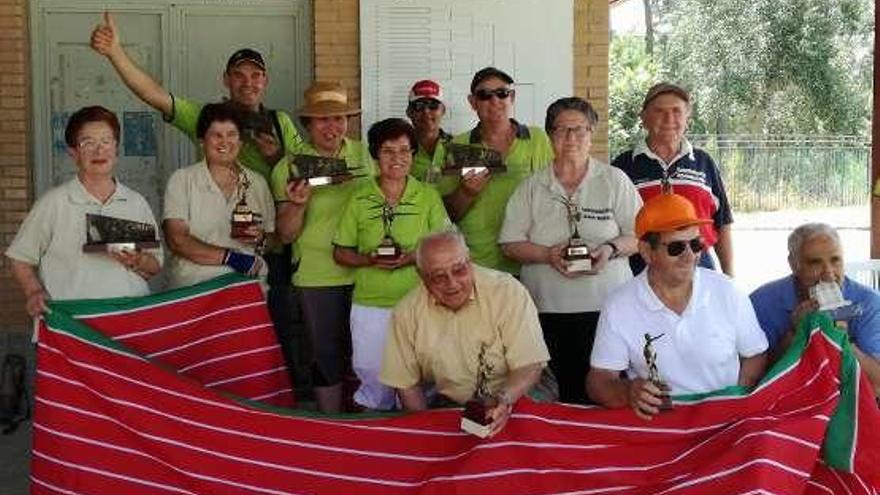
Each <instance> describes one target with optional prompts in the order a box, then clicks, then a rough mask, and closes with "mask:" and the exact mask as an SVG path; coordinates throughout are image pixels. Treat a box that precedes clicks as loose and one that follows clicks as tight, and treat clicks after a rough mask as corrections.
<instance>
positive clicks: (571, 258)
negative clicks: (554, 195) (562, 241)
mask: <svg viewBox="0 0 880 495" xmlns="http://www.w3.org/2000/svg"><path fill="white" fill-rule="evenodd" d="M560 202H561V203H562V204H563V205H564V206H565V212H566V216H567V218H568V231H569V234H570V237H569V239H568V244H567V245H566V246H565V248H564V251H563V253H562V259H563V260H564V261H565V265H566V267H565V270H566V272H567V273H569V274H578V273H584V272H589V271H590V270H592V268H593V259H592V258H591V257H590V248H589V246H587V241H585V240H584V239H583V238H582V237H581V236H580V233H579V232H578V223H580V221H581V211H580V208H579V206H578V204H577V202H576V201H575V200H574V199H572V198H571V197H568V196H563V197H561V198H560Z"/></svg>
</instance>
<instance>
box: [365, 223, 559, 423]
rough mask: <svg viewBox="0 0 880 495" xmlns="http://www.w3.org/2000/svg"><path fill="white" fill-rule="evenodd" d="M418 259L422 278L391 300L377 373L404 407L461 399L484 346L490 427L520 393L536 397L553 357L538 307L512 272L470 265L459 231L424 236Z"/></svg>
mask: <svg viewBox="0 0 880 495" xmlns="http://www.w3.org/2000/svg"><path fill="white" fill-rule="evenodd" d="M416 265H417V267H418V272H419V277H420V278H421V280H422V283H421V285H420V286H419V287H418V288H416V289H414V290H413V291H411V292H410V293H409V294H408V295H407V296H406V297H405V298H404V299H402V300H401V301H400V303H398V305H397V306H396V307H395V308H394V312H393V313H392V317H391V327H390V330H389V334H388V337H387V338H386V340H385V354H384V358H383V362H382V371H381V373H380V375H379V379H380V380H381V381H382V383H384V384H386V385H388V386H390V387H393V388H395V389H397V394H398V397H399V398H400V403H401V404H402V405H403V407H404V409H406V410H408V411H419V410H423V409H425V408H427V407H429V406H435V405H436V406H442V405H448V404H450V403H457V404H464V403H465V402H466V401H467V400H468V399H470V398H471V397H472V396H473V394H474V391H475V387H476V383H477V370H478V369H479V368H481V366H479V363H480V360H481V358H480V354H482V355H483V358H482V359H483V361H482V362H483V366H482V368H484V369H485V373H487V375H488V376H486V377H485V378H486V379H487V380H488V384H489V388H490V389H491V390H492V392H493V393H494V394H495V398H496V399H497V403H496V404H495V405H494V406H493V407H490V408H488V409H487V411H486V416H487V419H491V421H492V422H491V426H490V430H491V434H493V435H494V434H495V433H497V432H498V431H500V430H501V429H502V428H503V427H504V425H505V423H506V422H507V419H508V418H509V417H510V413H511V410H512V408H513V405H514V404H515V403H516V401H517V400H518V399H519V398H520V397H522V395H523V394H526V393H529V392H530V391H531V393H530V396H532V397H533V398H538V397H536V391H532V388H533V387H534V386H535V384H536V383H538V381H539V379H540V377H541V373H542V370H543V369H544V368H545V367H546V365H547V362H548V361H549V360H550V355H549V353H548V351H547V346H546V345H545V344H544V338H543V337H542V335H541V326H540V323H539V322H538V311H537V309H535V305H534V303H533V302H532V298H531V296H530V295H529V293H528V292H527V291H526V289H525V287H523V286H522V285H521V284H520V283H519V282H517V281H516V279H514V278H513V277H511V276H510V275H508V274H506V273H502V272H498V271H495V270H489V269H486V268H482V267H477V266H474V264H473V263H472V262H471V261H470V258H469V256H468V248H467V245H466V244H465V242H464V239H463V238H462V236H461V234H459V233H457V232H439V233H435V234H430V235H428V236H426V237H424V238H423V239H422V240H421V242H420V243H419V246H418V248H417V249H416ZM481 349H482V350H483V352H481ZM432 391H433V392H436V394H437V395H436V396H432V394H431V392H432ZM543 398H544V399H553V398H555V397H543Z"/></svg>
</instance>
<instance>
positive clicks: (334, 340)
mask: <svg viewBox="0 0 880 495" xmlns="http://www.w3.org/2000/svg"><path fill="white" fill-rule="evenodd" d="M304 99H305V103H304V104H303V106H302V108H300V109H299V111H298V112H297V113H298V114H299V119H300V122H301V123H302V126H303V128H304V129H305V130H306V138H307V140H306V142H305V143H304V144H303V145H302V147H301V149H300V151H299V153H301V154H304V155H312V156H323V157H327V158H339V159H343V160H345V163H346V166H347V168H348V171H349V173H350V174H351V175H352V176H354V177H355V179H353V180H349V181H346V182H342V183H339V184H330V185H323V186H315V187H313V186H310V185H309V184H308V182H307V181H305V180H296V179H295V177H292V175H293V176H296V175H298V174H299V172H298V171H297V170H295V167H294V169H293V170H292V167H291V166H290V165H291V164H289V163H287V162H286V160H287V159H286V158H285V159H284V161H282V162H279V164H278V166H276V167H275V170H273V172H272V192H273V195H274V196H275V202H276V203H275V206H276V209H277V210H278V215H277V218H276V230H277V232H278V234H279V236H280V237H281V240H282V241H283V242H294V257H295V258H296V263H298V265H299V268H298V269H297V271H296V273H294V275H293V279H292V284H293V285H294V286H295V287H296V293H297V296H298V299H299V303H300V307H301V308H302V312H303V314H302V316H303V320H304V322H305V326H306V330H307V332H306V333H307V335H308V336H309V339H310V341H311V348H312V349H313V351H314V353H313V357H312V358H311V361H312V364H311V369H312V371H311V375H312V383H313V385H314V391H315V399H316V401H317V405H318V409H319V410H320V411H322V412H328V413H335V412H340V410H341V408H342V404H343V393H342V381H343V377H344V375H345V372H346V371H347V368H348V365H347V364H346V363H347V361H348V360H350V359H351V347H350V346H351V336H350V333H349V332H350V328H349V313H350V312H351V296H352V285H353V284H354V270H353V269H351V268H348V267H345V266H342V265H339V264H337V263H336V262H335V261H334V259H333V237H334V235H335V234H336V228H337V226H338V225H339V220H340V219H341V218H342V212H343V210H344V208H345V205H346V203H348V200H349V198H350V197H351V195H352V193H353V192H354V190H355V189H356V188H357V186H358V183H359V182H360V181H361V180H363V178H364V177H367V176H371V175H372V173H373V162H372V160H371V159H370V155H369V151H368V150H367V148H366V146H364V144H363V143H362V142H361V141H359V140H356V139H350V138H348V137H347V133H348V122H349V118H350V117H353V116H355V115H358V114H360V109H359V108H357V106H355V105H353V104H351V103H350V101H349V99H348V93H347V92H346V90H345V88H344V87H343V86H342V85H341V84H339V83H338V82H328V81H316V82H314V83H313V84H312V85H311V86H310V87H309V88H308V89H307V90H306V91H305V98H304ZM292 179H293V180H292Z"/></svg>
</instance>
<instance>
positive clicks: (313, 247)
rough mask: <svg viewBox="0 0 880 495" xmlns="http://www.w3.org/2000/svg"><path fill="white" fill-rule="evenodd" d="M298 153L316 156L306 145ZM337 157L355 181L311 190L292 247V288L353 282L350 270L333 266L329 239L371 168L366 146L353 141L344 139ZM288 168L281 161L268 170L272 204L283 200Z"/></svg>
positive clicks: (284, 199) (334, 263) (289, 169)
mask: <svg viewBox="0 0 880 495" xmlns="http://www.w3.org/2000/svg"><path fill="white" fill-rule="evenodd" d="M299 153H301V154H305V155H314V156H317V155H318V154H319V153H318V151H317V150H316V149H315V148H314V147H313V146H312V145H311V144H309V143H305V144H304V145H303V146H302V148H301V150H300V151H299ZM339 156H340V157H341V158H345V161H346V164H347V165H348V168H349V170H351V173H352V174H353V175H355V176H356V178H355V179H353V180H350V181H347V182H343V183H341V184H332V185H326V186H315V187H313V188H312V196H311V198H309V204H308V205H306V213H305V218H304V219H303V230H302V232H301V233H300V235H299V237H297V239H296V241H294V244H293V256H294V258H296V259H298V260H299V269H297V271H296V273H294V274H293V285H295V286H297V287H336V286H340V285H351V284H352V283H354V271H353V270H352V269H351V268H347V267H344V266H340V265H337V264H336V261H334V260H333V236H334V235H336V228H337V226H338V225H339V219H340V218H342V210H343V208H345V205H346V203H348V200H349V198H350V197H351V195H352V193H353V192H354V191H355V190H356V189H357V187H358V185H359V184H360V183H361V182H364V181H366V180H367V178H368V177H372V176H373V174H374V167H373V161H372V159H371V158H370V152H369V150H368V149H367V147H366V145H365V144H363V143H361V142H360V141H357V140H354V139H347V138H346V139H345V141H344V142H343V144H342V150H341V152H340V154H339ZM291 168H292V167H291V164H290V160H289V159H288V158H282V159H281V160H280V161H279V162H278V164H277V165H276V166H275V169H274V170H273V171H272V181H271V184H272V195H273V196H275V201H276V202H284V201H287V191H286V188H287V182H288V181H289V180H290V176H291ZM294 175H298V174H294Z"/></svg>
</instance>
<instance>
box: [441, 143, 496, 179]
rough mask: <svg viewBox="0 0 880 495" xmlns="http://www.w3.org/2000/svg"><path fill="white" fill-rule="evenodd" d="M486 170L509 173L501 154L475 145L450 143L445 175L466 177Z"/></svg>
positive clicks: (444, 168) (447, 150) (444, 170)
mask: <svg viewBox="0 0 880 495" xmlns="http://www.w3.org/2000/svg"><path fill="white" fill-rule="evenodd" d="M486 170H488V171H490V172H492V173H498V172H506V171H507V167H506V166H505V165H504V159H503V157H502V156H501V153H499V152H497V151H495V150H493V149H489V148H486V147H485V146H479V145H474V144H460V143H449V144H447V145H446V165H445V166H444V167H443V174H444V175H459V176H464V175H466V174H468V173H469V172H476V173H480V172H484V171H486Z"/></svg>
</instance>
